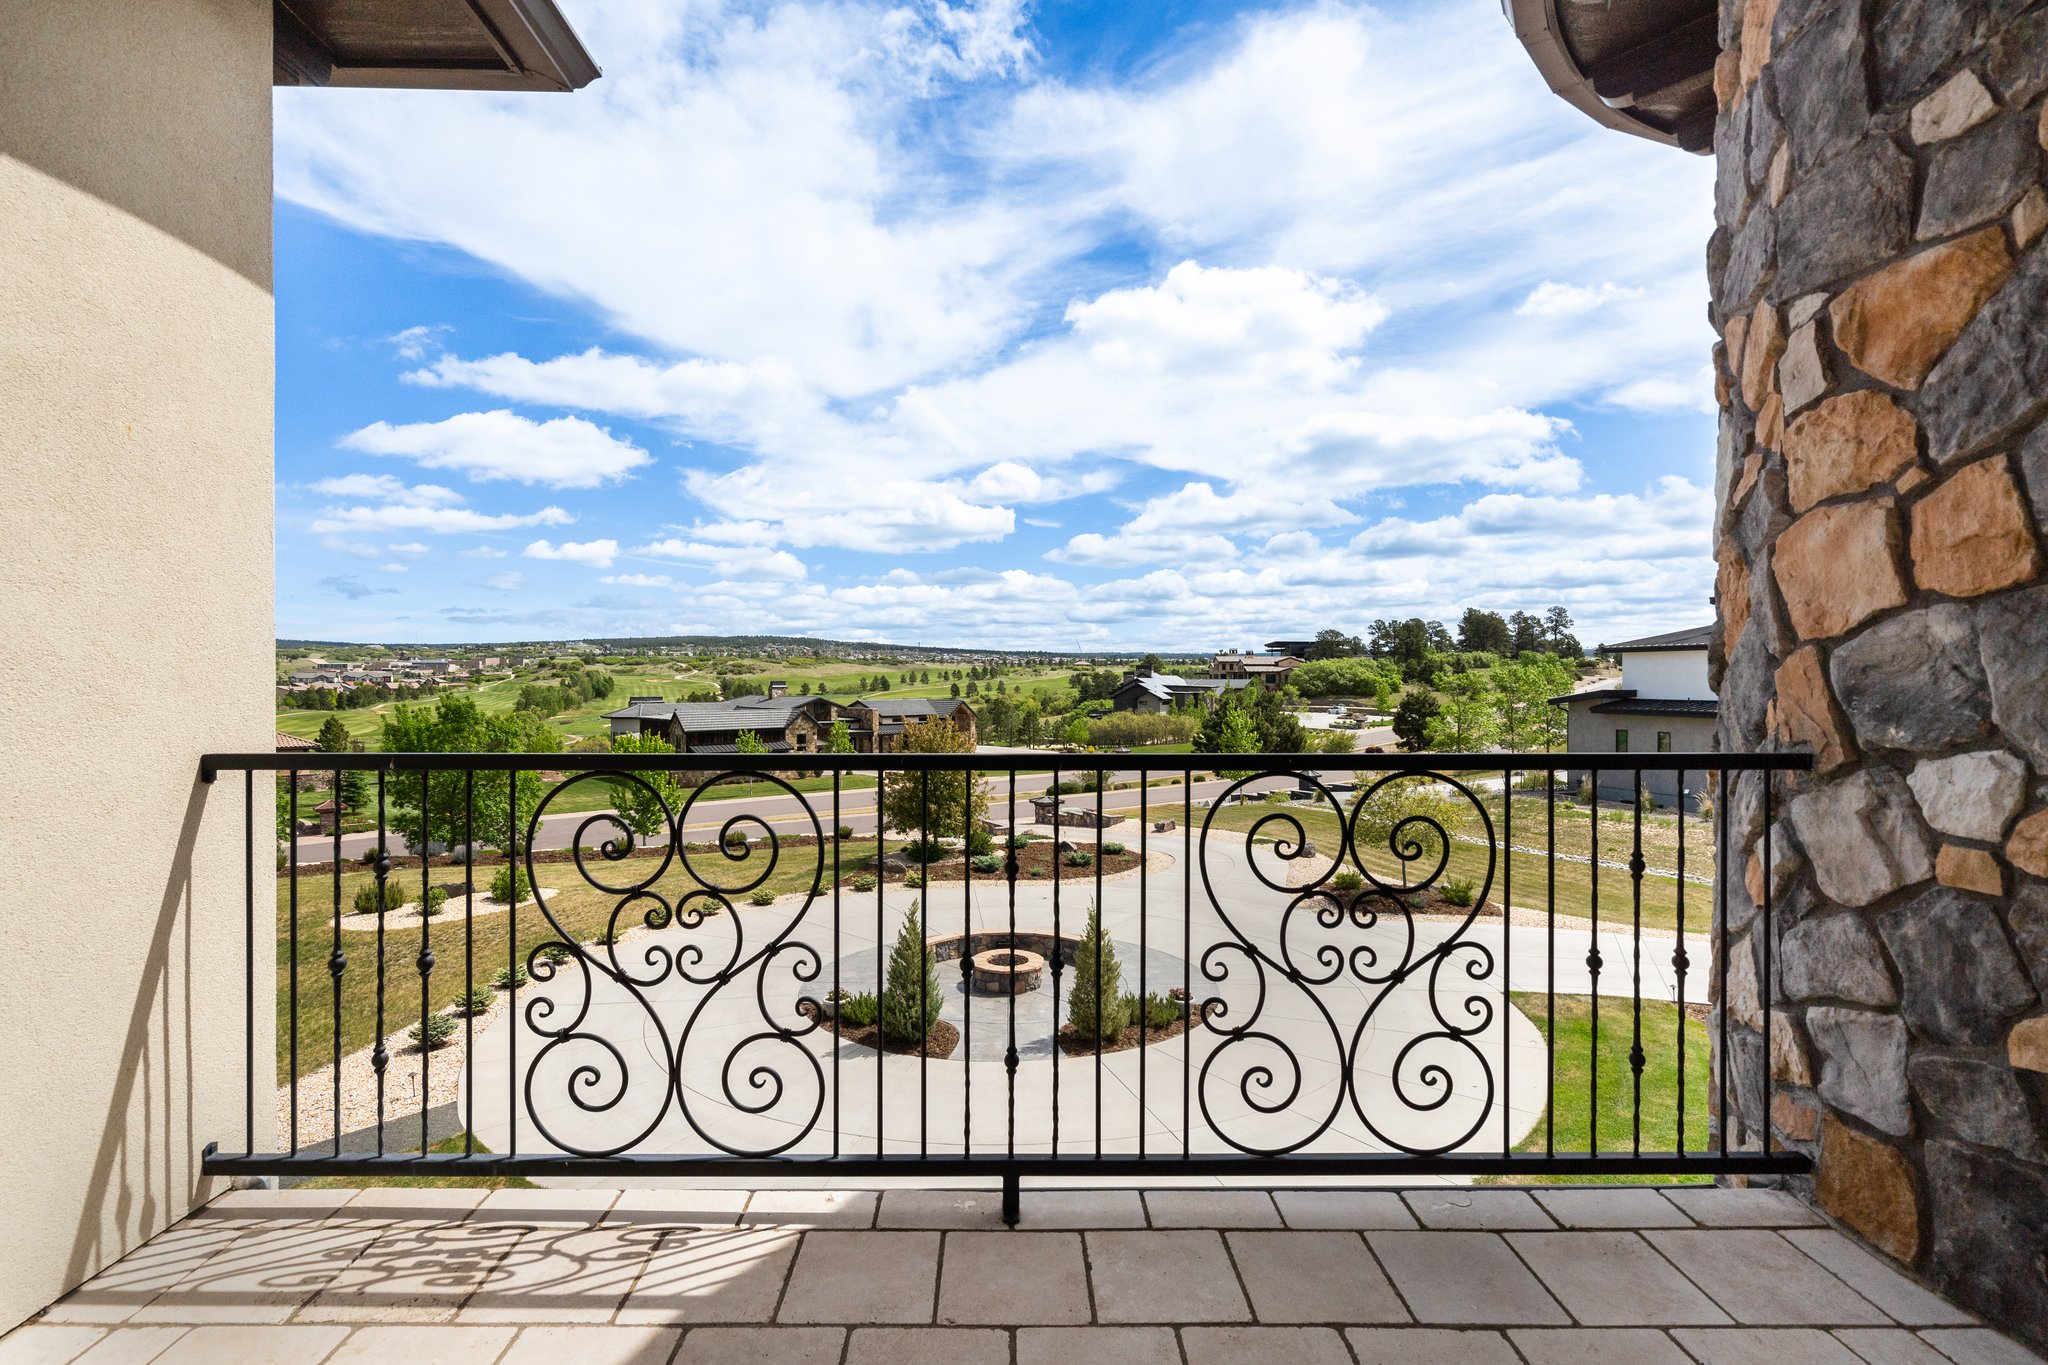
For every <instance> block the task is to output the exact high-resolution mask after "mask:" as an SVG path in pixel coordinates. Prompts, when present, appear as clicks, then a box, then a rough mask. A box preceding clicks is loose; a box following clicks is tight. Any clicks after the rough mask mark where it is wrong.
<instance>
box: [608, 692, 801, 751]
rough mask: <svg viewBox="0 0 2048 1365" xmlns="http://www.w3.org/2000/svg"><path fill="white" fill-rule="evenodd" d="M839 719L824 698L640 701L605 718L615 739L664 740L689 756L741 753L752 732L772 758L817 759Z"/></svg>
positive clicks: (644, 698)
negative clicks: (743, 737) (744, 738)
mask: <svg viewBox="0 0 2048 1365" xmlns="http://www.w3.org/2000/svg"><path fill="white" fill-rule="evenodd" d="M838 718H839V708H838V707H837V706H835V705H834V704H833V703H832V702H831V701H829V700H828V699H826V698H824V697H791V696H786V695H785V696H778V697H737V698H735V699H733V700H732V701H708V702H690V701H663V700H662V699H661V698H659V697H634V698H632V699H630V700H629V701H628V702H627V703H626V705H624V706H622V707H620V708H619V709H618V710H616V711H608V712H606V713H605V719H606V720H608V721H610V722H611V727H612V734H613V735H614V736H617V735H659V736H660V737H661V738H663V739H665V740H667V741H668V742H669V743H670V744H671V745H673V746H674V748H675V751H676V752H677V753H685V754H736V753H738V752H739V751H740V749H739V740H740V735H741V734H742V733H744V732H746V731H752V732H753V733H754V735H755V737H756V738H758V739H759V740H760V741H761V744H762V746H763V748H765V749H766V750H767V751H768V752H769V753H771V754H787V753H799V754H814V753H817V752H818V751H819V750H821V749H822V748H824V745H825V734H826V732H827V731H828V730H830V729H831V727H832V722H833V721H835V720H837V719H838Z"/></svg>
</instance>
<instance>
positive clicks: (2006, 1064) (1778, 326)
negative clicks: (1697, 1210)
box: [1709, 0, 2048, 1345]
mask: <svg viewBox="0 0 2048 1365" xmlns="http://www.w3.org/2000/svg"><path fill="white" fill-rule="evenodd" d="M1721 39H1722V46H1723V49H1724V51H1723V54H1722V58H1721V61H1720V64H1719V66H1718V67H1717V68H1716V72H1715V93H1716V96H1717V99H1718V101H1719V104H1720V108H1721V114H1720V118H1719V122H1718V125H1717V131H1716V138H1715V151H1716V157H1717V179H1716V187H1715V210H1716V218H1717V223H1718V228H1717V231H1716V233H1715V236H1714V239H1713V243H1712V246H1711V248H1710V251H1709V270H1710V275H1711V278H1712V282H1713V286H1714V320H1715V322H1716V324H1717V326H1718V328H1719V331H1720V334H1721V343H1720V345H1718V346H1717V347H1716V350H1715V362H1716V374H1717V385H1718V389H1719V396H1720V399H1721V407H1722V420H1721V433H1720V449H1719V461H1718V463H1719V469H1718V477H1717V490H1716V492H1717V499H1718V507H1719V524H1718V538H1719V540H1718V547H1717V553H1716V559H1717V563H1718V585H1717V586H1718V601H1719V619H1720V631H1719V639H1718V641H1717V643H1716V645H1715V648H1714V651H1713V676H1714V681H1715V686H1716V687H1717V689H1718V690H1719V692H1720V694H1721V699H1722V702H1721V722H1720V726H1721V734H1720V740H1721V744H1722V746H1723V747H1724V748H1725V749H1729V750H1773V749H1790V750H1800V751H1808V752H1811V753H1812V754H1813V756H1814V764H1815V770H1814V772H1813V773H1812V774H1810V775H1799V776H1797V777H1795V778H1787V779H1783V780H1781V781H1780V783H1779V786H1778V787H1777V788H1776V790H1775V791H1774V801H1773V828H1772V831H1771V840H1770V849H1771V857H1772V862H1773V866H1772V867H1770V868H1769V869H1765V868H1763V867H1762V866H1761V861H1760V855H1761V852H1762V848H1763V842H1762V839H1761V837H1760V836H1761V834H1762V823H1763V818H1764V817H1763V802H1762V801H1761V800H1760V799H1758V795H1757V794H1755V793H1751V794H1747V795H1746V794H1745V793H1744V792H1743V791H1742V790H1741V789H1740V788H1735V789H1731V791H1730V792H1729V793H1728V796H1727V799H1728V800H1729V802H1730V805H1729V811H1728V814H1729V816H1730V818H1731V820H1732V822H1733V826H1732V830H1731V840H1732V841H1733V842H1735V843H1736V856H1737V857H1738V859H1740V860H1741V862H1739V863H1738V864H1737V865H1746V866H1747V868H1748V875H1747V877H1745V878H1743V879H1742V881H1743V884H1742V885H1740V886H1731V887H1730V888H1728V911H1727V918H1728V927H1729V928H1730V929H1731V930H1732V931H1733V932H1735V933H1736V934H1738V935H1740V937H1739V939H1738V940H1737V942H1736V944H1735V947H1734V949H1733V957H1732V959H1731V963H1730V967H1731V971H1730V987H1729V993H1728V1001H1727V1014H1728V1017H1729V1027H1728V1034H1727V1037H1726V1040H1725V1041H1726V1046H1727V1047H1728V1048H1729V1049H1730V1053H1731V1057H1732V1058H1733V1059H1735V1060H1736V1061H1737V1063H1738V1064H1740V1063H1742V1062H1744V1061H1750V1062H1752V1063H1753V1064H1754V1065H1755V1066H1756V1067H1757V1068H1758V1070H1759V1071H1760V1069H1761V1066H1762V1058H1763V1049H1764V1039H1763V1038H1762V1037H1761V1035H1760V1029H1761V1011H1760V1009H1759V1008H1758V998H1757V985H1756V983H1757V982H1758V980H1760V979H1761V976H1760V974H1759V972H1758V967H1759V965H1760V962H1761V960H1762V953H1763V950H1764V947H1765V945H1764V944H1763V943H1762V942H1761V939H1762V933H1763V931H1762V917H1761V916H1760V915H1758V914H1757V913H1756V904H1757V901H1758V900H1759V899H1760V897H1761V894H1762V892H1763V891H1764V889H1765V886H1764V883H1765V879H1766V877H1767V876H1768V878H1769V881H1770V889H1771V892H1772V897H1773V916H1772V935H1773V942H1772V943H1771V945H1769V946H1770V949H1771V953H1772V972H1771V974H1770V975H1771V976H1772V978H1773V982H1772V990H1773V992H1774V994H1773V997H1772V998H1773V1001H1774V1013H1775V1019H1774V1021H1773V1028H1772V1033H1773V1035H1774V1036H1773V1037H1772V1039H1771V1040H1770V1056H1771V1067H1772V1071H1773V1074H1774V1076H1775V1077H1776V1080H1777V1086H1776V1089H1775V1095H1774V1098H1773V1099H1772V1101H1771V1103H1770V1104H1769V1107H1768V1113H1766V1112H1763V1111H1764V1107H1765V1106H1764V1101H1763V1097H1762V1094H1761V1087H1758V1086H1749V1087H1739V1088H1738V1090H1737V1093H1736V1097H1735V1098H1733V1099H1731V1102H1730V1108H1731V1110H1732V1112H1730V1113H1729V1114H1726V1115H1723V1116H1720V1121H1722V1122H1724V1123H1725V1124H1726V1125H1727V1129H1728V1132H1729V1134H1730V1136H1731V1139H1732V1140H1733V1141H1734V1142H1735V1143H1737V1144H1739V1145H1741V1146H1743V1147H1746V1148H1750V1149H1754V1148H1755V1147H1757V1146H1758V1145H1759V1144H1760V1142H1761V1141H1762V1139H1763V1133H1764V1129H1765V1126H1766V1125H1768V1126H1769V1128H1770V1130H1771V1140H1772V1141H1773V1142H1774V1143H1775V1144H1778V1145H1780V1146H1790V1147H1795V1148H1798V1149H1800V1150H1802V1151H1805V1152H1807V1153H1810V1154H1811V1155H1812V1156H1813V1157H1814V1159H1815V1160H1816V1162H1817V1163H1818V1166H1817V1171H1816V1174H1815V1175H1814V1177H1813V1178H1812V1179H1811V1180H1810V1181H1808V1180H1805V1179H1801V1180H1797V1181H1794V1182H1791V1183H1792V1184H1793V1185H1794V1186H1795V1188H1796V1189H1797V1191H1798V1192H1799V1193H1801V1194H1803V1195H1806V1196H1807V1197H1810V1198H1812V1199H1814V1200H1815V1201H1816V1202H1817V1203H1818V1204H1820V1205H1821V1206H1822V1207H1823V1208H1825V1209H1827V1210H1828V1211H1829V1212H1831V1213H1832V1214H1834V1215H1835V1216H1836V1217H1837V1218H1839V1219H1840V1220H1842V1222H1843V1223H1845V1224H1846V1225H1847V1226H1849V1227H1851V1228H1853V1229H1855V1230H1856V1231H1857V1232H1859V1233H1860V1234H1861V1235H1862V1236H1863V1237H1864V1238H1865V1239H1866V1240H1867V1241H1868V1242H1869V1243H1870V1244H1872V1245H1873V1246H1875V1247H1877V1248H1878V1249H1880V1250H1882V1251H1883V1252H1885V1253H1886V1254H1888V1255H1890V1256H1892V1257H1894V1258H1896V1259H1897V1260H1898V1261H1900V1262H1903V1263H1905V1264H1906V1265H1908V1266H1910V1267H1912V1268H1913V1269H1915V1270H1916V1271H1918V1272H1919V1273H1920V1274H1922V1275H1923V1276H1924V1277H1925V1278H1926V1279H1928V1280H1929V1281H1930V1282H1932V1283H1933V1284H1935V1285H1936V1286H1938V1287H1939V1288H1941V1289H1942V1290H1944V1291H1945V1292H1947V1293H1949V1294H1951V1295H1952V1296H1954V1297H1955V1298H1957V1299H1958V1300H1959V1301H1960V1302H1962V1303H1963V1304H1965V1305H1966V1306H1968V1307H1970V1308H1973V1309H1975V1310H1977V1311H1978V1312H1980V1313H1983V1314H1984V1315H1986V1316H1987V1317H1989V1318H1991V1319H1992V1320H1994V1321H1996V1322H1998V1323H2000V1324H2002V1325H2004V1326H2006V1327H2008V1328H2010V1329H2011V1330H2014V1331H2016V1332H2018V1333H2020V1334H2021V1335H2022V1336H2025V1337H2027V1338H2029V1339H2030V1340H2032V1341H2034V1342H2035V1343H2037V1344H2043V1345H2048V1003H2044V997H2048V560H2044V553H2043V547H2044V542H2048V423H2044V421H2043V418H2044V414H2048V246H2044V245H2043V244H2042V238H2043V235H2044V231H2048V192H2044V189H2043V179H2044V174H2043V173H2044V157H2048V107H2044V101H2043V96H2044V93H2048V3H2043V2H2042V0H2034V2H2033V3H2027V2H2025V0H1722V11H1721Z"/></svg>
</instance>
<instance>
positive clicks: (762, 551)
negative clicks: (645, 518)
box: [633, 536, 810, 582]
mask: <svg viewBox="0 0 2048 1365" xmlns="http://www.w3.org/2000/svg"><path fill="white" fill-rule="evenodd" d="M633 553H634V554H636V555H646V556H648V557H649V558H652V559H679V560H684V561H687V562H689V563H692V564H701V565H703V566H704V567H706V568H708V569H709V570H710V571H711V572H713V573H715V574H717V575H719V576H720V577H721V578H727V579H739V578H756V579H772V580H775V581H777V582H794V581H796V580H797V579H800V578H802V577H804V576H805V575H806V574H808V573H809V572H810V570H809V568H808V567H807V566H806V565H805V564H804V562H803V561H802V560H800V559H798V558H797V557H796V556H795V555H793V554H791V553H789V552H788V551H787V550H770V549H767V548H765V547H762V546H759V545H712V544H707V543H705V542H702V541H690V540H683V539H681V538H679V537H675V536H671V537H669V538H668V539H666V540H657V541H655V542H653V543H652V544H649V545H642V546H640V547H639V548H638V549H636V550H634V551H633Z"/></svg>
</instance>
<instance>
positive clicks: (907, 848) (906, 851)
mask: <svg viewBox="0 0 2048 1365" xmlns="http://www.w3.org/2000/svg"><path fill="white" fill-rule="evenodd" d="M901 852H902V854H903V856H904V857H906V858H908V859H910V861H912V862H913V863H917V864H920V865H922V866H929V865H931V864H932V863H935V862H937V861H938V860H939V859H941V858H943V857H945V856H946V850H945V848H944V847H943V846H941V845H940V843H939V841H938V840H937V839H912V840H911V841H910V842H909V843H907V844H905V845H904V846H903V848H902V850H901Z"/></svg>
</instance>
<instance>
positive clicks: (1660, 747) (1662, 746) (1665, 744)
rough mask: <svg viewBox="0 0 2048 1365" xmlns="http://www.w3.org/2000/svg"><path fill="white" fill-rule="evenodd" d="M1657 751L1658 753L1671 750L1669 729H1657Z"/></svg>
mask: <svg viewBox="0 0 2048 1365" xmlns="http://www.w3.org/2000/svg"><path fill="white" fill-rule="evenodd" d="M1657 752H1658V753H1660V754H1668V753H1670V752H1671V732H1670V731H1669V730H1659V731H1658V732H1657Z"/></svg>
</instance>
